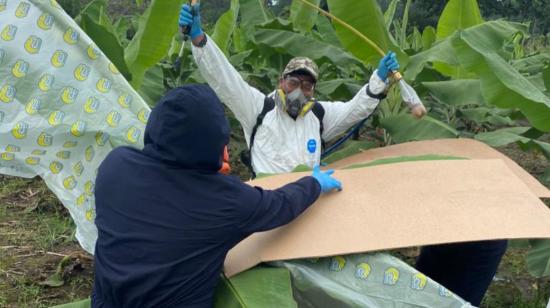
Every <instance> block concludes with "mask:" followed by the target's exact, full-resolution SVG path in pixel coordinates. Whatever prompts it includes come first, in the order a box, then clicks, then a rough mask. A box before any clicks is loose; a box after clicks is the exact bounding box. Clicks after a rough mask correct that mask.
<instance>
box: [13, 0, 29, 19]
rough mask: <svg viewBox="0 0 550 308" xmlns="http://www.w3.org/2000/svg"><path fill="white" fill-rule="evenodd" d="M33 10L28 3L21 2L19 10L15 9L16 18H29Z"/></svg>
mask: <svg viewBox="0 0 550 308" xmlns="http://www.w3.org/2000/svg"><path fill="white" fill-rule="evenodd" d="M30 8H31V5H30V4H29V3H28V2H21V3H19V5H18V6H17V9H15V17H17V18H23V17H27V14H29V9H30Z"/></svg>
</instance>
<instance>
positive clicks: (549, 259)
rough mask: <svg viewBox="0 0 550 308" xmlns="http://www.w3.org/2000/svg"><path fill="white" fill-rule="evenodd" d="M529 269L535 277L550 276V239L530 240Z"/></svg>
mask: <svg viewBox="0 0 550 308" xmlns="http://www.w3.org/2000/svg"><path fill="white" fill-rule="evenodd" d="M529 243H530V244H531V249H530V250H529V253H528V254H527V270H528V271H529V273H530V274H531V275H533V276H535V277H546V276H550V240H530V241H529Z"/></svg>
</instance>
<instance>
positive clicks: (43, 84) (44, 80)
mask: <svg viewBox="0 0 550 308" xmlns="http://www.w3.org/2000/svg"><path fill="white" fill-rule="evenodd" d="M53 81H54V77H53V75H50V74H44V75H42V77H40V81H38V88H39V89H40V90H41V91H43V92H47V91H49V90H50V89H51V88H52V85H53Z"/></svg>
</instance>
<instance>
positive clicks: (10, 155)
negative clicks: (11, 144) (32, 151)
mask: <svg viewBox="0 0 550 308" xmlns="http://www.w3.org/2000/svg"><path fill="white" fill-rule="evenodd" d="M0 158H1V159H2V160H5V161H10V160H14V159H15V154H13V153H9V152H4V153H2V154H0Z"/></svg>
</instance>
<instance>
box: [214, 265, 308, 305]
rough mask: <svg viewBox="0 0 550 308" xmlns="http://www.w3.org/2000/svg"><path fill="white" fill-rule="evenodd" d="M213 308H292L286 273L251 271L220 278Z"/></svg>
mask: <svg viewBox="0 0 550 308" xmlns="http://www.w3.org/2000/svg"><path fill="white" fill-rule="evenodd" d="M214 307H215V308H255V307H262V308H270V307H272V308H296V307H297V305H296V302H295V301H294V298H293V297H292V285H291V280H290V273H289V271H288V270H287V269H284V268H267V267H255V268H252V269H250V270H248V271H246V272H243V273H240V274H238V275H237V276H234V277H231V278H226V277H222V278H221V279H220V282H219V283H218V287H217V289H216V293H215V296H214Z"/></svg>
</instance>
